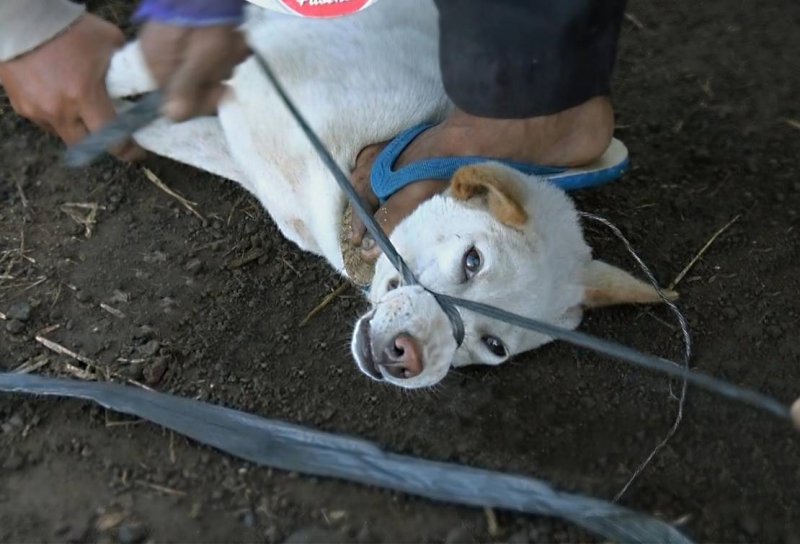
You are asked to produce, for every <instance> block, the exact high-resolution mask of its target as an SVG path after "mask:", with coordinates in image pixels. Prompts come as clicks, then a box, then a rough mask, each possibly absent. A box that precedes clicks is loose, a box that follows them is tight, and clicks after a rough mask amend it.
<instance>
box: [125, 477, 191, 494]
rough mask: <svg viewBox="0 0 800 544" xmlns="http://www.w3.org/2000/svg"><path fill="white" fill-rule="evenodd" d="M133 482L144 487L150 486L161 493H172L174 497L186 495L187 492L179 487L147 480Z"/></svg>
mask: <svg viewBox="0 0 800 544" xmlns="http://www.w3.org/2000/svg"><path fill="white" fill-rule="evenodd" d="M133 483H135V484H136V485H140V486H142V487H148V488H150V489H152V490H154V491H158V492H159V493H164V494H165V495H171V496H173V497H185V496H186V492H185V491H180V490H178V489H172V488H171V487H165V486H163V485H158V484H154V483H151V482H147V481H145V480H135V481H134V482H133Z"/></svg>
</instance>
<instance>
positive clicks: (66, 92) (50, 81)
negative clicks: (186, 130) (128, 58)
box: [0, 14, 144, 160]
mask: <svg viewBox="0 0 800 544" xmlns="http://www.w3.org/2000/svg"><path fill="white" fill-rule="evenodd" d="M124 42H125V38H124V36H123V35H122V32H121V31H120V30H119V29H118V28H117V27H115V26H114V25H112V24H111V23H108V22H106V21H104V20H103V19H101V18H99V17H96V16H94V15H91V14H86V15H83V16H81V17H80V18H79V19H78V20H77V21H76V22H75V23H74V24H73V25H72V26H70V27H69V28H68V29H67V30H65V31H64V32H63V33H61V34H59V35H57V36H56V37H55V38H53V39H51V40H50V41H48V42H45V43H44V44H42V45H40V46H39V47H37V48H36V49H33V50H31V51H29V52H27V53H24V54H23V55H20V56H19V57H16V58H14V59H12V60H9V61H6V62H2V63H0V81H2V85H3V87H4V88H5V91H6V94H7V95H8V98H9V100H10V101H11V106H12V107H13V108H14V111H16V112H17V113H18V114H20V115H21V116H23V117H25V118H27V119H30V120H31V121H33V122H34V123H36V124H37V125H39V126H40V127H41V128H43V129H45V130H47V131H48V132H51V133H54V134H56V135H58V136H59V137H60V138H61V139H62V140H63V141H64V142H66V143H67V145H73V144H75V143H77V142H79V141H80V140H82V139H83V138H84V137H86V135H87V134H89V133H90V132H94V131H96V130H98V129H100V128H102V127H103V126H104V125H105V124H106V123H108V122H109V121H111V120H112V119H113V118H114V117H115V116H116V112H115V110H114V106H113V104H112V103H111V99H110V98H109V96H108V93H107V91H106V86H105V77H106V72H107V70H108V65H109V63H110V61H111V57H112V55H113V54H114V52H115V51H116V50H117V49H119V48H120V47H121V46H122V45H123V44H124ZM113 153H114V154H115V155H116V156H117V157H119V158H121V159H123V160H133V159H136V158H139V157H141V156H142V155H143V154H144V151H143V150H142V149H141V148H139V147H138V146H136V145H135V144H134V143H132V142H129V143H126V144H123V145H122V146H120V147H118V148H116V149H115V150H113Z"/></svg>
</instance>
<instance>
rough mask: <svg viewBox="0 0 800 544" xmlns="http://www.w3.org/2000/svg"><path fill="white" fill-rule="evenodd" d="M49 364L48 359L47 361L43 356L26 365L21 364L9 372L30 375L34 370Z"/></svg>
mask: <svg viewBox="0 0 800 544" xmlns="http://www.w3.org/2000/svg"><path fill="white" fill-rule="evenodd" d="M49 362H50V359H48V358H47V357H45V356H44V355H40V356H39V357H37V358H36V359H34V360H32V361H29V362H27V363H23V364H21V365H19V366H18V367H17V368H15V369H14V370H12V371H11V372H14V373H15V374H30V373H31V372H33V371H35V370H39V369H40V368H42V367H43V366H46V365H47V363H49Z"/></svg>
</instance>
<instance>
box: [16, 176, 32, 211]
mask: <svg viewBox="0 0 800 544" xmlns="http://www.w3.org/2000/svg"><path fill="white" fill-rule="evenodd" d="M14 182H15V183H16V184H17V192H18V193H19V200H20V202H22V207H23V208H27V207H29V206H30V203H29V202H28V198H27V197H26V196H25V191H23V190H22V184H21V183H20V182H19V180H18V179H15V180H14Z"/></svg>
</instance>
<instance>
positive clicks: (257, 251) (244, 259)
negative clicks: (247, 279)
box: [228, 247, 266, 269]
mask: <svg viewBox="0 0 800 544" xmlns="http://www.w3.org/2000/svg"><path fill="white" fill-rule="evenodd" d="M265 254H266V252H265V251H264V250H263V249H261V248H259V247H255V248H253V249H251V250H250V251H248V252H247V253H245V254H244V255H242V256H241V257H239V258H238V259H233V260H232V261H230V262H229V263H228V268H230V269H234V268H241V267H243V266H244V265H246V264H249V263H252V262H253V261H257V260H258V259H260V258H261V257H263V256H264V255H265Z"/></svg>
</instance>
